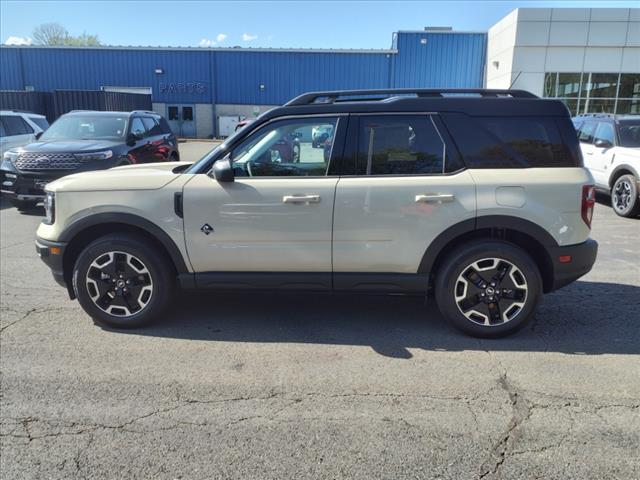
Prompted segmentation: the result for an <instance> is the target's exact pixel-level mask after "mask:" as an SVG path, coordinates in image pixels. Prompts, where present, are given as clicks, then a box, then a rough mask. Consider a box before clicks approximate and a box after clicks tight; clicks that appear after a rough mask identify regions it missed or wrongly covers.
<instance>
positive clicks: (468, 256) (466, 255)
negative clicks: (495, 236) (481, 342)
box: [435, 240, 542, 338]
mask: <svg viewBox="0 0 640 480" xmlns="http://www.w3.org/2000/svg"><path fill="white" fill-rule="evenodd" d="M435 287H436V292H435V293H436V301H437V303H438V308H439V309H440V312H441V313H442V314H443V315H444V316H445V317H446V318H447V320H449V322H451V323H452V324H453V325H454V326H455V327H456V328H458V329H460V330H462V331H464V332H466V333H468V334H470V335H473V336H476V337H485V338H491V337H502V336H505V335H509V334H511V333H513V332H515V331H516V330H518V329H520V328H522V327H523V326H524V325H525V324H526V323H527V322H528V321H529V320H530V319H531V318H532V317H533V314H534V312H535V309H536V307H537V305H538V302H539V300H540V297H541V293H542V280H541V278H540V273H539V271H538V268H537V266H536V264H535V263H534V262H533V260H532V259H531V257H529V256H528V255H527V254H526V253H525V252H524V251H523V250H521V249H520V248H518V247H517V246H515V245H513V244H510V243H507V242H501V241H493V240H487V241H480V242H479V243H473V244H466V245H463V246H462V247H460V248H458V249H456V250H455V251H454V252H452V253H451V254H450V255H449V256H448V257H447V258H446V259H445V261H444V262H443V264H442V266H441V268H440V269H439V271H438V272H437V277H436V285H435Z"/></svg>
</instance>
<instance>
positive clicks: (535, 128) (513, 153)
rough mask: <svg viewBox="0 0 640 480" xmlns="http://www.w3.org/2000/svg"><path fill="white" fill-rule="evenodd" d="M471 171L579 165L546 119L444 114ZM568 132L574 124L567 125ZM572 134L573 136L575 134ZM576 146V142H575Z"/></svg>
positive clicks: (555, 124)
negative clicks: (472, 169) (474, 169)
mask: <svg viewBox="0 0 640 480" xmlns="http://www.w3.org/2000/svg"><path fill="white" fill-rule="evenodd" d="M444 117H445V119H446V123H447V128H448V129H449V131H450V132H451V134H452V135H453V138H454V141H455V142H456V144H457V146H458V148H459V149H460V152H461V154H462V157H463V159H464V161H465V163H466V164H467V167H469V168H548V167H575V166H579V164H580V163H581V162H580V158H579V155H577V154H575V153H574V152H572V150H571V148H570V146H569V145H567V143H566V142H567V141H568V140H569V139H566V138H563V135H562V134H561V131H560V126H559V125H558V122H559V121H561V120H562V119H555V118H547V117H469V116H468V115H464V114H446V115H444ZM567 125H568V126H569V128H568V130H571V128H570V127H571V124H570V123H568V121H567ZM572 135H573V133H572ZM573 142H574V143H575V140H573Z"/></svg>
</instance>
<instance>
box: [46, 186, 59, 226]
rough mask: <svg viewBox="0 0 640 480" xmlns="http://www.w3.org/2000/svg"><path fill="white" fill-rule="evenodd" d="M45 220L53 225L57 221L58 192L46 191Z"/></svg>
mask: <svg viewBox="0 0 640 480" xmlns="http://www.w3.org/2000/svg"><path fill="white" fill-rule="evenodd" d="M43 221H44V223H46V224H47V225H53V222H55V221H56V194H55V193H53V192H45V197H44V220H43Z"/></svg>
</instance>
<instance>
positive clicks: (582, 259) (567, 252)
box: [550, 239, 598, 291]
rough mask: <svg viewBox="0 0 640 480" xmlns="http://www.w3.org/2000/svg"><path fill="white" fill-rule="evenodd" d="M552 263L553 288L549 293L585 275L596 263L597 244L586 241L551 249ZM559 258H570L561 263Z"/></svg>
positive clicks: (590, 240)
mask: <svg viewBox="0 0 640 480" xmlns="http://www.w3.org/2000/svg"><path fill="white" fill-rule="evenodd" d="M550 253H551V258H552V261H553V286H552V287H551V290H550V291H554V290H558V289H559V288H562V287H564V286H565V285H568V284H570V283H572V282H575V281H576V280H577V279H579V278H580V277H582V276H583V275H586V274H587V273H588V272H589V271H590V270H591V268H592V267H593V264H594V263H595V261H596V256H597V255H598V242H596V241H595V240H592V239H588V240H587V241H586V242H584V243H579V244H577V245H569V246H566V247H554V248H552V249H551V252H550ZM560 257H565V260H566V258H567V257H571V261H568V262H561V261H560Z"/></svg>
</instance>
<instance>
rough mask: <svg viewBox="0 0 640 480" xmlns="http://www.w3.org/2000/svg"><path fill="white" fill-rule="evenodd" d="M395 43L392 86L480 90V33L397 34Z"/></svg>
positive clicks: (482, 44) (483, 54)
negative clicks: (395, 53) (396, 47)
mask: <svg viewBox="0 0 640 480" xmlns="http://www.w3.org/2000/svg"><path fill="white" fill-rule="evenodd" d="M421 39H426V42H427V43H426V44H423V43H421ZM397 44H398V54H397V56H396V58H395V68H394V75H393V85H392V86H393V87H396V88H405V87H406V88H419V87H421V88H482V86H483V84H484V66H485V61H486V51H487V35H486V34H484V33H446V32H439V33H434V32H399V33H398V38H397Z"/></svg>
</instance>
